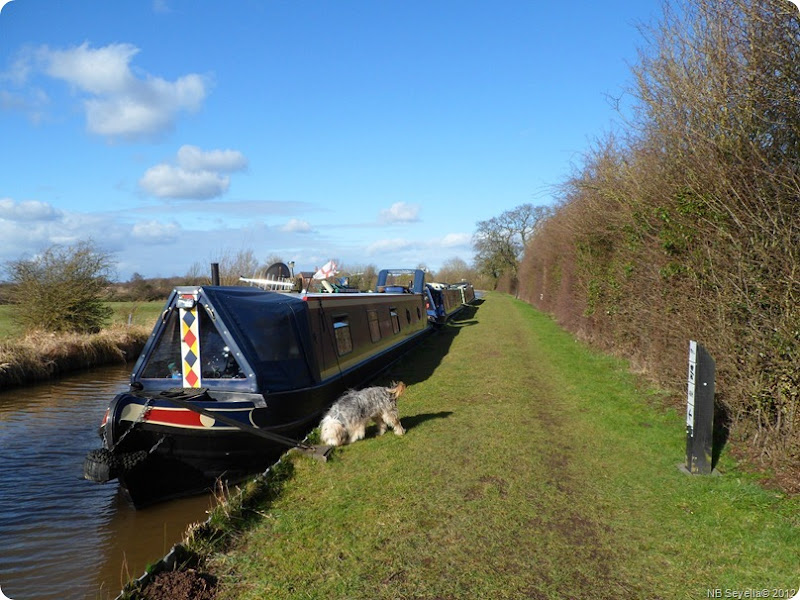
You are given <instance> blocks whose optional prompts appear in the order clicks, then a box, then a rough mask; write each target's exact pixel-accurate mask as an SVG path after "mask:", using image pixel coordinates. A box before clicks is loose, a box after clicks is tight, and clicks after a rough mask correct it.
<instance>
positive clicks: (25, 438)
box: [0, 367, 213, 600]
mask: <svg viewBox="0 0 800 600" xmlns="http://www.w3.org/2000/svg"><path fill="white" fill-rule="evenodd" d="M129 374H130V367H110V368H103V369H95V370H92V371H90V372H87V373H82V374H79V375H74V376H70V377H66V378H62V379H59V380H57V381H54V382H50V383H47V384H37V385H30V386H25V387H21V388H16V389H13V390H8V391H2V392H0V589H2V592H3V594H4V595H5V596H7V597H9V598H12V599H13V600H49V599H56V598H58V599H65V598H66V599H71V598H75V599H88V600H108V599H113V598H115V597H116V596H117V595H118V594H119V592H120V589H121V587H122V585H123V584H124V583H125V582H126V581H128V580H129V579H131V578H136V577H139V576H140V575H141V574H142V573H143V572H144V570H145V568H146V567H147V565H148V564H149V563H153V562H155V561H157V560H158V559H159V558H161V557H163V556H164V555H165V554H166V553H167V552H168V551H169V549H170V548H171V547H172V546H173V544H175V543H176V542H179V541H180V540H181V539H182V538H183V534H184V532H185V531H186V528H187V526H188V525H190V524H191V523H194V522H197V521H204V520H205V519H206V517H207V511H208V510H209V509H210V507H211V506H212V505H213V498H212V497H211V496H210V495H204V496H197V497H193V498H188V499H183V500H175V501H171V502H167V503H164V504H160V505H156V506H153V507H151V508H147V509H144V510H138V511H137V510H134V509H133V507H131V506H130V505H129V504H128V503H127V502H126V501H125V498H124V496H123V494H122V493H121V492H120V490H119V486H118V484H117V482H116V481H112V482H109V483H107V484H104V485H100V484H96V483H92V482H89V481H85V480H84V479H83V459H84V457H85V456H86V453H87V452H88V451H89V450H92V449H94V448H99V447H100V438H99V436H98V434H97V426H98V425H99V424H100V420H101V419H102V417H103V413H104V412H105V409H106V406H107V405H108V402H109V400H110V399H111V398H113V396H114V395H115V394H117V393H119V392H121V391H124V390H126V389H127V388H128V376H129Z"/></svg>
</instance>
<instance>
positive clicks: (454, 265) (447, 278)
mask: <svg viewBox="0 0 800 600" xmlns="http://www.w3.org/2000/svg"><path fill="white" fill-rule="evenodd" d="M474 279H475V272H474V270H473V269H472V268H470V266H469V265H467V263H466V262H464V261H463V260H462V259H461V258H459V257H454V258H450V259H448V260H446V261H445V262H444V264H443V265H442V267H441V268H440V269H439V270H438V271H437V272H436V280H437V281H442V282H447V283H458V282H459V281H473V280H474Z"/></svg>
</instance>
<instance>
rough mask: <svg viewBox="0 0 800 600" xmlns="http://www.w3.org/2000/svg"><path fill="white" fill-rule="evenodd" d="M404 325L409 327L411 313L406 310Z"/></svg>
mask: <svg viewBox="0 0 800 600" xmlns="http://www.w3.org/2000/svg"><path fill="white" fill-rule="evenodd" d="M406 323H408V324H409V325H411V311H410V310H408V309H406Z"/></svg>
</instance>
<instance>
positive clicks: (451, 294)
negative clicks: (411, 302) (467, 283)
mask: <svg viewBox="0 0 800 600" xmlns="http://www.w3.org/2000/svg"><path fill="white" fill-rule="evenodd" d="M426 285H427V288H428V291H429V294H430V297H431V299H432V304H433V315H432V316H433V321H434V323H436V324H438V325H441V324H443V323H445V322H447V320H448V319H450V318H451V317H452V316H453V315H454V314H456V313H457V312H458V311H460V310H461V309H462V308H464V302H463V301H462V298H463V295H462V293H461V291H460V290H459V289H457V288H455V287H453V286H451V285H449V284H447V283H436V282H434V283H428V284H426Z"/></svg>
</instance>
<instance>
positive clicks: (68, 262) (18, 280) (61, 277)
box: [6, 241, 113, 333]
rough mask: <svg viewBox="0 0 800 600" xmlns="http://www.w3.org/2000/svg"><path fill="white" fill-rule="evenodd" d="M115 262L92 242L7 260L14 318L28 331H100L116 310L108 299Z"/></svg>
mask: <svg viewBox="0 0 800 600" xmlns="http://www.w3.org/2000/svg"><path fill="white" fill-rule="evenodd" d="M112 265H113V263H112V260H111V256H110V254H108V253H106V252H105V251H103V250H100V249H99V248H97V246H95V244H94V243H93V242H91V241H81V242H78V243H76V244H74V245H72V246H59V245H53V246H50V247H49V248H47V249H46V250H45V251H44V252H42V253H41V254H40V255H39V256H37V257H36V258H33V259H19V260H15V261H9V262H7V263H6V272H7V275H8V279H9V281H10V282H11V283H12V284H13V288H12V293H11V302H12V303H13V304H14V305H16V310H15V311H14V317H15V318H16V319H17V320H18V322H19V323H20V324H21V325H22V326H23V327H24V329H26V330H28V331H31V330H37V329H38V330H44V331H54V332H61V331H70V332H79V333H95V332H97V331H99V330H100V329H101V328H102V326H103V325H104V324H105V322H106V321H107V320H108V318H109V317H110V316H111V313H112V310H111V308H110V307H109V306H107V305H106V304H105V301H106V300H107V299H108V297H109V281H110V278H111V273H112Z"/></svg>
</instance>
